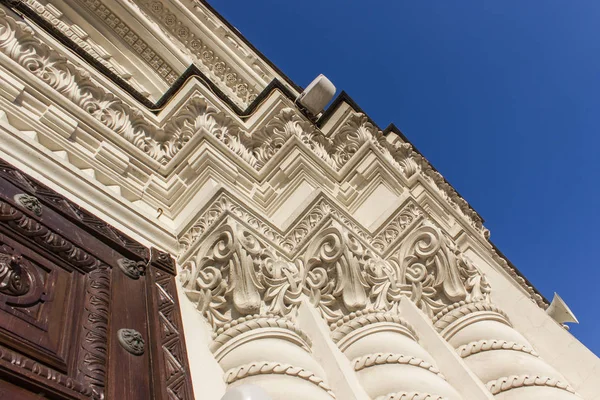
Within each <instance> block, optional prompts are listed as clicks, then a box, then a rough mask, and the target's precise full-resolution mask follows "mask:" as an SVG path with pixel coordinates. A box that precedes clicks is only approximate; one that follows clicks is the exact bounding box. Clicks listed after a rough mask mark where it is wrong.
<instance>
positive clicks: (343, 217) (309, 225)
mask: <svg viewBox="0 0 600 400" xmlns="http://www.w3.org/2000/svg"><path fill="white" fill-rule="evenodd" d="M424 215H425V212H424V211H423V210H422V209H421V208H420V207H419V206H418V205H417V203H416V202H414V201H413V200H411V199H409V200H407V201H406V202H405V203H404V205H403V206H401V207H400V208H399V209H398V210H397V211H396V212H395V213H394V214H393V216H392V217H390V218H389V222H388V223H386V224H384V225H383V226H381V227H380V228H378V229H377V230H376V231H375V232H372V233H371V232H368V231H367V230H365V229H364V228H362V226H361V225H360V224H359V223H358V222H356V221H355V220H354V218H353V217H352V216H351V215H349V214H348V213H347V212H345V211H344V210H342V209H341V208H340V207H339V206H337V205H336V204H335V202H333V201H332V200H330V199H329V198H328V197H327V196H325V195H320V196H319V197H317V198H316V199H315V200H314V201H313V202H312V204H311V205H309V206H308V207H307V208H306V209H304V210H303V211H302V212H301V213H299V216H298V217H297V219H296V221H295V222H294V223H293V224H291V225H290V226H289V227H288V228H287V229H286V230H285V231H282V230H281V229H280V228H278V227H277V226H275V225H273V224H272V223H270V222H268V221H265V220H264V219H263V218H261V217H260V214H259V213H257V212H255V211H253V210H252V209H250V208H249V207H247V205H245V204H244V202H243V201H242V200H240V199H238V198H236V196H234V195H233V194H231V193H228V192H225V191H224V190H222V191H220V192H219V193H217V194H215V195H214V197H213V200H212V201H210V202H209V203H208V205H207V206H205V208H204V211H202V212H201V213H200V214H199V217H198V218H196V219H195V222H194V224H193V225H192V226H191V227H189V228H188V229H186V230H185V231H184V232H183V233H182V235H181V236H180V237H179V239H178V241H179V244H180V254H179V260H180V262H185V261H186V260H187V258H188V257H189V254H190V249H193V248H194V245H195V244H196V243H199V242H201V241H202V240H203V238H204V237H205V235H206V234H207V233H208V232H210V231H211V230H212V228H213V227H214V226H217V225H218V224H219V222H220V221H222V220H223V219H224V218H226V217H232V218H234V219H236V220H238V221H239V222H241V223H243V224H244V225H246V226H247V227H249V228H250V229H252V230H254V231H255V232H257V233H259V235H260V237H261V238H263V239H266V240H267V241H269V242H270V243H271V244H272V245H274V247H275V248H277V250H279V251H281V252H282V253H284V254H285V255H287V257H288V258H289V259H293V258H294V257H295V256H296V255H297V254H298V252H299V251H300V250H301V249H302V248H303V247H304V246H305V245H306V243H307V241H308V239H309V238H310V237H311V236H313V235H314V234H315V233H316V232H318V231H319V230H320V229H321V227H323V226H324V225H326V224H327V223H328V222H330V221H332V220H335V221H337V222H338V223H340V224H342V225H343V226H345V227H346V228H348V229H349V230H350V231H351V232H352V233H354V234H356V235H357V236H358V237H360V238H361V239H362V240H363V241H364V244H365V246H367V247H369V248H372V249H373V250H374V251H375V252H376V253H377V254H380V255H382V254H385V252H386V251H388V250H389V249H390V248H392V246H394V245H395V244H396V243H397V242H398V239H400V238H401V237H402V236H403V234H404V233H405V232H406V231H407V230H409V228H410V227H411V226H413V225H414V224H416V223H417V222H418V221H420V220H421V219H422V218H423V216H424Z"/></svg>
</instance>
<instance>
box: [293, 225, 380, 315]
mask: <svg viewBox="0 0 600 400" xmlns="http://www.w3.org/2000/svg"><path fill="white" fill-rule="evenodd" d="M370 258H371V254H370V251H369V250H367V249H365V248H364V246H363V245H362V244H361V243H360V242H359V241H358V240H357V239H356V238H355V237H354V236H353V235H351V234H349V233H348V232H346V231H344V230H342V229H340V228H339V227H337V226H332V227H329V228H327V229H324V230H323V231H322V232H321V233H320V234H319V235H317V236H316V237H315V239H314V240H313V241H312V242H311V243H310V245H309V246H308V249H307V251H306V256H305V264H306V287H305V291H306V292H307V294H309V295H310V297H311V299H312V301H313V303H314V304H315V305H316V306H317V307H319V308H320V309H321V311H322V312H323V315H324V317H325V318H326V319H327V321H328V322H333V321H335V320H337V319H339V318H341V317H342V316H343V315H344V314H347V312H351V311H356V310H360V309H363V308H365V307H366V306H367V300H368V288H369V285H368V283H367V281H366V273H365V270H364V267H365V264H366V262H367V261H368V260H369V259H370Z"/></svg>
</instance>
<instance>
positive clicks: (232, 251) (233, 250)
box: [181, 222, 303, 330]
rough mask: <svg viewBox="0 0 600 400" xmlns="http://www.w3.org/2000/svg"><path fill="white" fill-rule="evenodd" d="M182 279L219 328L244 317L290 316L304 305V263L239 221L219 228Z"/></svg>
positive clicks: (190, 262)
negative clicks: (285, 254) (301, 301)
mask: <svg viewBox="0 0 600 400" xmlns="http://www.w3.org/2000/svg"><path fill="white" fill-rule="evenodd" d="M198 254H199V256H198V257H197V258H196V260H195V261H189V262H188V263H186V264H185V265H184V269H183V271H182V273H181V282H182V284H183V287H184V291H185V293H186V295H187V296H188V298H189V299H190V300H192V301H193V302H194V303H196V304H197V308H198V310H200V311H201V312H202V313H203V315H204V316H205V317H206V319H207V320H208V321H209V322H210V323H211V325H212V326H213V328H214V329H215V330H216V329H218V328H220V327H221V326H223V325H224V324H226V323H228V322H230V321H232V320H233V319H236V318H237V317H238V316H246V315H253V314H260V315H268V314H276V315H279V316H285V315H287V314H289V313H290V312H291V311H292V310H293V309H295V308H296V307H297V306H298V304H299V297H300V294H301V293H302V285H301V280H302V275H303V270H302V265H301V264H300V263H292V262H289V261H286V260H285V259H283V258H282V257H281V255H280V254H278V253H277V252H276V251H274V250H272V249H270V248H269V247H267V246H265V245H264V244H263V243H261V241H260V240H259V239H258V238H256V236H254V234H253V233H252V232H250V231H249V230H247V229H246V228H244V227H242V226H241V225H239V224H236V223H234V222H232V223H228V224H226V225H224V226H222V227H221V228H219V229H217V230H216V231H215V232H214V233H213V234H212V235H211V236H210V237H209V238H208V239H207V240H206V241H205V244H204V245H203V246H202V248H201V249H200V251H199V253H198Z"/></svg>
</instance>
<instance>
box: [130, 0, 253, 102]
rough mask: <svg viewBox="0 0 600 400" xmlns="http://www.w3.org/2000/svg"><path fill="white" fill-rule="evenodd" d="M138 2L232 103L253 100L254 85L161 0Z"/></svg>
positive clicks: (141, 0) (140, 0)
mask: <svg viewBox="0 0 600 400" xmlns="http://www.w3.org/2000/svg"><path fill="white" fill-rule="evenodd" d="M138 3H139V4H140V5H141V6H142V7H143V9H144V10H145V11H146V12H148V13H149V14H150V15H151V16H152V17H153V18H154V19H156V21H157V22H158V23H159V24H160V25H161V27H162V28H163V31H164V32H165V33H166V34H168V35H169V36H170V37H171V38H175V39H176V40H179V41H180V42H181V43H183V44H184V45H185V49H186V50H187V52H189V54H191V55H193V56H194V58H195V59H196V61H197V62H198V63H199V65H200V66H201V67H202V68H203V70H204V71H206V72H208V75H209V77H210V78H212V79H213V80H214V81H215V82H217V83H219V84H220V85H219V86H221V87H223V88H224V89H225V92H227V93H228V94H230V95H231V97H232V100H234V101H235V102H236V103H238V104H241V105H243V106H244V107H245V106H248V105H249V104H250V103H252V101H253V100H254V99H255V98H256V96H257V92H256V90H255V88H254V86H253V85H252V84H251V83H250V82H249V81H247V80H246V79H245V78H244V77H243V76H242V74H241V73H239V72H238V71H236V69H235V67H233V66H232V65H231V64H230V63H228V62H226V61H225V60H224V59H223V58H221V57H220V56H219V54H218V53H219V52H218V51H216V50H215V49H213V48H211V47H210V46H208V44H207V43H206V40H204V39H203V38H200V37H199V36H198V35H196V34H195V33H194V32H193V31H194V29H193V27H191V26H190V25H188V24H187V23H185V22H184V21H182V20H180V19H179V18H178V17H177V16H176V15H175V14H174V13H173V12H171V11H170V10H169V8H168V7H167V6H165V4H164V3H163V2H162V1H161V0H139V1H138Z"/></svg>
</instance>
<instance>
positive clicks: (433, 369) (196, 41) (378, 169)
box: [0, 0, 600, 400]
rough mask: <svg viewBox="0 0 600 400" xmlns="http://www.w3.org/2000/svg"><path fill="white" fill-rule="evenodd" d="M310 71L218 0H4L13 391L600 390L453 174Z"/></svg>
mask: <svg viewBox="0 0 600 400" xmlns="http://www.w3.org/2000/svg"><path fill="white" fill-rule="evenodd" d="M302 92H303V89H302V88H300V87H298V86H297V85H296V84H294V83H293V82H292V81H290V80H289V79H288V78H287V77H286V76H285V75H284V74H283V73H282V72H281V71H279V70H278V69H277V68H276V67H275V66H274V65H273V64H272V63H271V62H270V61H269V60H267V59H266V58H265V57H264V56H263V55H262V54H261V53H260V52H259V51H258V50H257V49H255V48H254V47H253V46H252V44H250V43H248V41H247V40H246V39H245V38H244V37H243V36H241V34H240V33H239V32H238V31H237V30H236V29H235V28H233V27H232V26H231V25H230V24H229V23H228V22H227V21H226V20H224V19H223V18H222V17H221V16H220V15H219V14H218V13H217V12H216V11H215V10H214V9H212V8H211V7H210V5H209V4H207V3H206V2H205V1H203V0H60V1H59V0H2V1H0V160H1V161H0V188H1V190H0V398H1V399H5V398H6V399H22V400H25V399H27V400H29V399H39V398H51V399H115V400H116V399H127V400H129V399H140V400H146V399H182V400H183V399H198V400H199V399H206V400H219V399H221V398H222V397H223V396H227V393H233V391H235V390H236V388H240V387H251V386H255V387H258V388H260V390H262V391H263V392H264V393H265V396H266V397H265V396H263V397H260V396H258V397H256V400H258V399H259V398H260V399H266V398H271V399H273V400H277V399H292V400H308V399H310V400H326V399H334V398H337V399H343V400H353V399H356V400H368V399H373V400H392V399H407V400H408V399H411V400H419V399H422V400H426V399H427V400H430V399H431V400H433V399H440V400H441V399H448V400H459V399H463V400H480V399H481V400H483V399H493V398H496V399H506V400H508V399H520V400H522V399H532V400H533V399H553V400H554V399H556V400H559V399H560V400H571V399H573V400H575V399H585V400H600V379H598V378H599V377H600V359H598V357H596V356H595V355H594V354H593V353H592V352H591V351H589V350H588V349H587V348H586V347H585V346H584V345H582V344H581V343H580V342H579V341H578V340H577V339H576V338H575V337H573V336H572V335H571V334H570V333H569V332H568V329H566V326H565V325H564V324H563V323H564V322H565V321H568V316H569V315H571V314H570V311H569V310H568V307H566V305H565V304H564V303H562V301H561V300H560V299H559V298H558V299H557V298H555V300H554V301H553V302H552V306H550V302H549V301H548V300H547V299H546V298H544V296H542V295H541V294H540V293H539V292H538V291H537V290H536V289H535V287H534V286H533V285H532V284H531V283H530V282H529V281H528V280H527V279H526V278H525V277H524V276H523V275H522V274H521V273H520V272H519V271H518V270H517V269H516V267H515V266H514V265H512V264H511V263H510V261H509V260H507V259H506V257H505V256H504V255H503V254H502V253H501V252H500V250H499V249H497V248H496V247H495V246H494V245H493V243H492V242H490V240H489V231H488V230H487V229H486V228H485V227H484V225H483V220H482V218H481V217H480V216H479V215H478V213H477V212H476V211H475V210H473V208H472V207H471V206H470V205H469V203H468V202H467V201H466V200H465V199H463V198H462V197H461V196H460V195H459V194H458V193H457V192H456V190H455V189H454V188H453V187H452V186H451V185H450V183H448V182H447V181H446V180H445V179H444V177H443V176H442V174H441V173H440V172H438V171H437V170H436V169H435V168H434V167H433V166H432V165H431V164H430V163H429V161H428V160H427V159H425V158H424V156H423V155H422V154H421V153H419V151H418V150H417V149H416V148H414V146H412V145H411V144H410V142H409V140H408V139H407V138H406V137H405V136H404V135H403V134H402V133H401V132H400V131H399V130H398V129H397V128H396V127H395V126H393V125H390V126H389V127H387V128H385V129H381V128H380V127H378V126H377V125H376V124H375V123H374V122H373V121H372V120H371V119H370V118H369V116H368V115H366V114H365V113H364V112H363V111H362V110H361V109H360V107H359V106H358V105H357V104H356V103H355V102H354V101H353V100H352V99H351V98H350V97H349V96H348V95H346V94H345V93H343V92H342V94H340V95H339V96H337V97H336V98H335V99H334V101H333V102H332V103H331V105H330V106H329V107H328V108H327V109H326V110H324V112H323V113H320V114H317V115H315V114H313V113H311V112H309V111H307V110H306V109H305V108H304V107H302V105H301V104H299V102H298V101H297V99H298V97H299V96H300V95H301V93H302ZM565 315H566V316H567V317H565ZM247 385H251V386H247ZM240 390H242V389H240ZM242 391H243V390H242ZM232 398H233V397H232ZM250 398H253V397H250Z"/></svg>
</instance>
